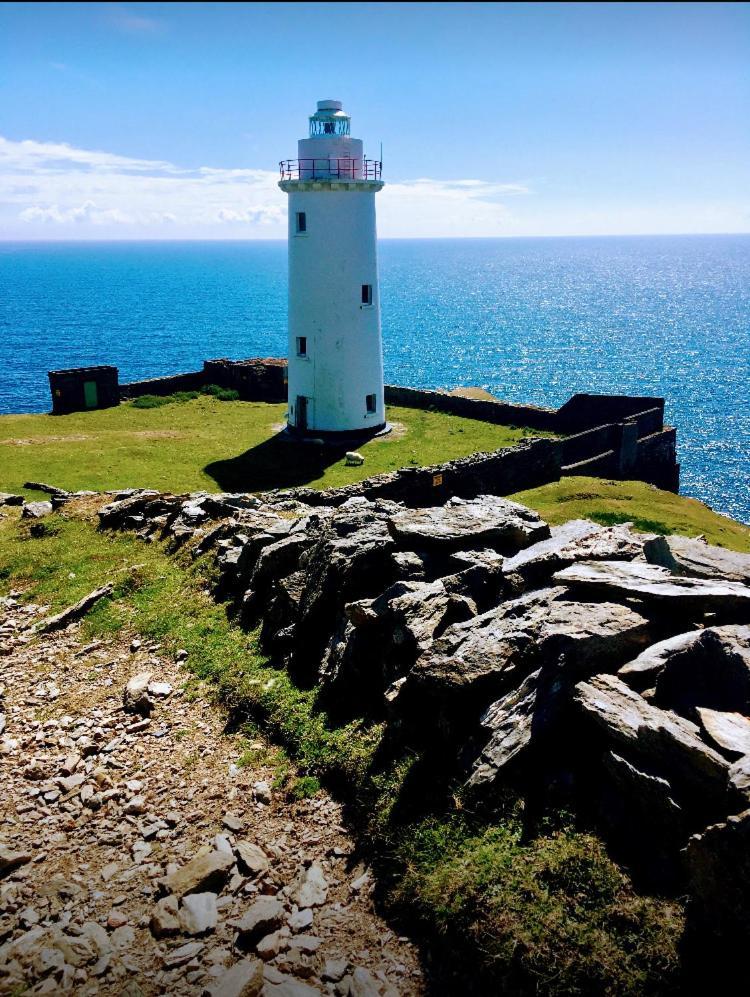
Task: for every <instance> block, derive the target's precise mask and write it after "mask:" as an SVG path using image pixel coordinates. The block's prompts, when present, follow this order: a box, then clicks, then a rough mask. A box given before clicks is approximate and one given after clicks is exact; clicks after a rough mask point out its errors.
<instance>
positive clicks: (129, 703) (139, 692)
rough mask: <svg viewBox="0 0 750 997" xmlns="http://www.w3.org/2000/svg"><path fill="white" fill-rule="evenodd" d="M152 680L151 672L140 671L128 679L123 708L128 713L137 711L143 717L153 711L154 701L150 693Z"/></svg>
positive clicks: (123, 696)
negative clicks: (149, 686) (149, 688)
mask: <svg viewBox="0 0 750 997" xmlns="http://www.w3.org/2000/svg"><path fill="white" fill-rule="evenodd" d="M150 681H151V672H139V673H138V675H134V676H133V677H132V678H131V679H129V680H128V683H127V685H126V686H125V689H124V691H123V694H122V708H123V709H124V710H125V712H126V713H137V714H139V715H140V716H142V717H147V716H148V715H149V714H150V713H151V710H152V709H153V703H152V702H151V699H150V698H149V694H148V685H149V682H150Z"/></svg>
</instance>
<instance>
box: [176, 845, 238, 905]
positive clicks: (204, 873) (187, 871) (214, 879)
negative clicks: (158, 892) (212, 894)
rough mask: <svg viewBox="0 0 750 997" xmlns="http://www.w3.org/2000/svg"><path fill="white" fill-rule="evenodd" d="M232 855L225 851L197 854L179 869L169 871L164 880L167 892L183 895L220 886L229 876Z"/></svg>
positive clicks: (177, 895) (232, 861)
mask: <svg viewBox="0 0 750 997" xmlns="http://www.w3.org/2000/svg"><path fill="white" fill-rule="evenodd" d="M233 865H234V857H233V856H232V855H231V854H226V853H225V852H220V851H212V852H208V853H207V854H205V855H197V856H196V857H195V858H194V859H191V860H190V862H188V863H187V864H186V865H184V866H182V868H181V869H177V870H175V871H174V872H172V873H170V874H169V875H168V876H167V877H166V879H165V880H164V885H165V887H166V889H167V891H168V892H169V893H171V894H172V896H175V897H184V896H186V895H187V894H188V893H202V892H204V891H205V890H209V889H211V888H212V887H216V888H221V887H222V886H223V885H224V883H225V882H226V881H227V879H228V877H229V872H230V870H231V869H232V866H233Z"/></svg>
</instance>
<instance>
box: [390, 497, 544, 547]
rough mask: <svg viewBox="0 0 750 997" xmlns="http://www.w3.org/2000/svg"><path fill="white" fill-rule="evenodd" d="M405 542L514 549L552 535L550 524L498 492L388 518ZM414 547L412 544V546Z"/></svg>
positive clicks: (393, 531)
mask: <svg viewBox="0 0 750 997" xmlns="http://www.w3.org/2000/svg"><path fill="white" fill-rule="evenodd" d="M389 527H390V530H391V533H392V535H393V536H394V537H395V539H396V540H397V541H398V542H399V544H401V545H402V546H406V547H411V546H412V545H416V546H417V547H442V548H446V549H449V550H461V549H466V548H469V549H472V548H476V547H491V548H493V549H495V550H498V551H500V553H506V552H510V553H515V552H516V551H518V550H520V549H521V548H522V547H528V546H529V545H530V544H533V543H536V542H537V541H538V540H544V539H546V538H547V537H549V534H550V531H549V527H548V526H547V524H546V523H545V522H543V521H542V520H541V519H540V518H539V516H538V515H537V514H536V513H535V512H532V511H531V510H530V509H527V508H526V507H525V506H522V505H518V503H516V502H510V501H508V500H507V499H501V498H497V497H496V496H490V495H480V496H479V497H478V498H476V499H458V498H454V499H449V500H448V501H447V502H446V504H445V505H443V506H429V507H428V508H425V509H407V510H404V511H403V512H398V513H396V515H394V516H393V517H392V518H391V519H390V521H389ZM412 549H413V548H412Z"/></svg>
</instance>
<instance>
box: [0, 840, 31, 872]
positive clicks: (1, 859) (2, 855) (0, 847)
mask: <svg viewBox="0 0 750 997" xmlns="http://www.w3.org/2000/svg"><path fill="white" fill-rule="evenodd" d="M33 857H34V856H33V854H32V853H31V852H29V851H25V850H24V849H17V848H9V847H8V845H4V844H0V876H5V875H6V873H9V872H12V871H13V870H14V869H17V868H18V867H19V866H21V865H26V863H27V862H31V860H32V859H33Z"/></svg>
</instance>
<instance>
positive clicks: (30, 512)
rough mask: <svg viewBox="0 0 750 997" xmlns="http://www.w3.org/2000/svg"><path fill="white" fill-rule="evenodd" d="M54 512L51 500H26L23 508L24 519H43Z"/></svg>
mask: <svg viewBox="0 0 750 997" xmlns="http://www.w3.org/2000/svg"><path fill="white" fill-rule="evenodd" d="M51 513H52V503H51V502H24V504H23V507H22V509H21V518H22V519H43V518H44V517H45V516H49V515H50V514H51Z"/></svg>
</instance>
